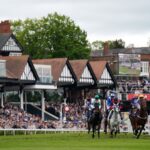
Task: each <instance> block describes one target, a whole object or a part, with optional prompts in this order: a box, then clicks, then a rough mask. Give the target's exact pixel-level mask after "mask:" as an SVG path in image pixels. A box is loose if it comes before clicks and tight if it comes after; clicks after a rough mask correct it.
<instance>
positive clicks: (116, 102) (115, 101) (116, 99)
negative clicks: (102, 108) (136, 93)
mask: <svg viewBox="0 0 150 150" xmlns="http://www.w3.org/2000/svg"><path fill="white" fill-rule="evenodd" d="M114 107H118V108H119V110H120V109H121V106H120V101H119V100H118V98H117V97H115V98H114V99H113V106H112V109H113V108H114ZM119 113H120V118H121V120H123V117H122V115H121V111H119Z"/></svg>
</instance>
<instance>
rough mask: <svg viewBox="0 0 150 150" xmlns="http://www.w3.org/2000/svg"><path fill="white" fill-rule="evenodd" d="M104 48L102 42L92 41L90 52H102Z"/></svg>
mask: <svg viewBox="0 0 150 150" xmlns="http://www.w3.org/2000/svg"><path fill="white" fill-rule="evenodd" d="M103 46H104V42H103V41H94V42H92V44H91V47H92V50H102V49H103Z"/></svg>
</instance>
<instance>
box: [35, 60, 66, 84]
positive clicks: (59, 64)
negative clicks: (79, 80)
mask: <svg viewBox="0 0 150 150" xmlns="http://www.w3.org/2000/svg"><path fill="white" fill-rule="evenodd" d="M66 62H67V58H53V59H35V60H33V63H34V64H44V65H51V67H52V76H53V80H54V81H58V79H59V77H60V75H61V72H62V71H63V68H64V66H65V64H66Z"/></svg>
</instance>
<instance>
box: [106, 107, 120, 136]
mask: <svg viewBox="0 0 150 150" xmlns="http://www.w3.org/2000/svg"><path fill="white" fill-rule="evenodd" d="M121 119H122V117H121V112H120V108H119V106H118V105H114V106H113V109H112V110H111V111H110V112H109V115H108V124H109V128H110V135H111V137H113V134H115V137H116V135H117V132H118V130H119V123H120V121H121Z"/></svg>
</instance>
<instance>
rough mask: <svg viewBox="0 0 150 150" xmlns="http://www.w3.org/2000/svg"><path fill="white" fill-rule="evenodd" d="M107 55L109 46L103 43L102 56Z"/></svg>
mask: <svg viewBox="0 0 150 150" xmlns="http://www.w3.org/2000/svg"><path fill="white" fill-rule="evenodd" d="M107 55H109V44H108V42H105V43H104V49H103V56H107Z"/></svg>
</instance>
